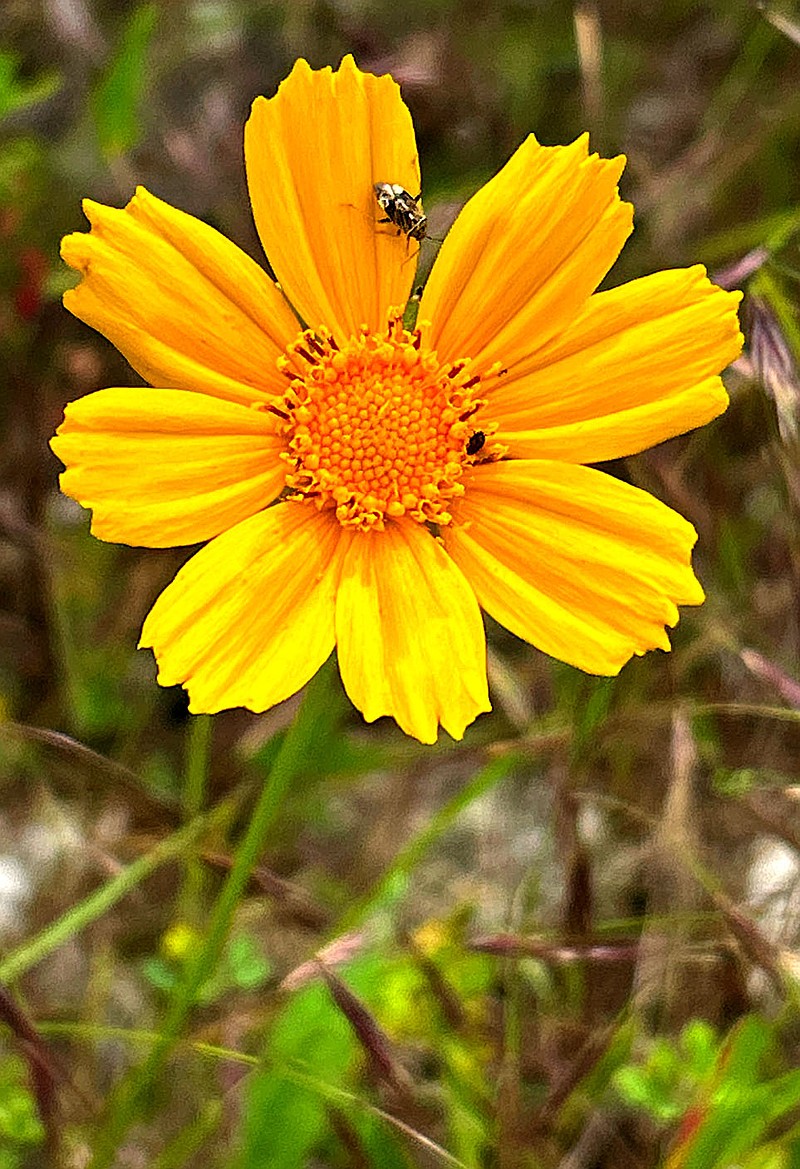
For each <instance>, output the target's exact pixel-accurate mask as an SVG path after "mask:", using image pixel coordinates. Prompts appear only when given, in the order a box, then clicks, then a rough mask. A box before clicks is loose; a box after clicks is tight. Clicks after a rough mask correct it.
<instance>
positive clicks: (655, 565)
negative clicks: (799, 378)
mask: <svg viewBox="0 0 800 1169" xmlns="http://www.w3.org/2000/svg"><path fill="white" fill-rule="evenodd" d="M245 160H246V165H247V178H248V183H249V188H250V197H251V200H252V205H253V213H254V216H255V221H256V225H257V228H258V232H259V235H260V237H261V241H262V243H263V246H264V250H265V252H266V254H267V257H268V259H269V263H270V266H271V269H272V271H273V272H274V274H275V279H274V280H273V279H272V278H271V277H270V276H268V275H267V274H266V272H264V271H263V270H262V269H261V268H260V267H259V266H258V265H257V264H256V263H255V262H254V261H253V260H251V259H250V258H249V257H248V256H246V255H245V254H244V253H243V252H242V251H240V250H239V249H238V248H237V247H235V246H234V245H233V244H232V243H230V242H228V241H227V240H226V239H225V238H224V237H223V236H221V235H220V234H219V233H218V232H216V231H215V230H214V229H213V228H211V227H209V226H208V225H207V224H205V223H202V222H200V221H199V220H197V219H194V218H193V217H192V216H190V215H186V214H184V213H183V212H181V211H177V210H175V209H174V208H172V207H170V206H168V205H167V204H165V203H163V202H161V201H160V200H159V199H157V198H155V197H154V196H153V195H151V194H149V193H148V192H147V191H145V190H142V189H139V190H137V192H136V194H135V195H134V197H133V199H132V200H131V201H130V203H129V204H128V206H127V207H125V208H124V210H116V209H113V208H109V207H104V206H100V205H98V204H96V203H91V202H88V203H87V204H86V207H85V209H86V214H87V216H88V218H89V220H90V221H91V225H92V229H91V232H90V233H88V234H75V235H70V236H67V238H66V239H65V240H64V243H63V255H64V258H65V259H66V261H67V263H68V264H71V265H72V266H73V267H74V268H77V269H78V270H79V271H80V272H81V273H82V275H83V280H82V281H81V283H80V284H79V285H78V287H77V288H74V289H72V290H71V291H70V292H68V293H67V294H66V296H65V298H64V302H65V304H66V306H67V308H69V309H70V311H72V312H73V313H75V315H76V316H78V317H80V318H81V319H82V320H84V321H86V322H87V323H88V324H89V325H92V326H93V327H94V328H96V329H99V330H100V331H101V332H102V333H104V334H105V335H106V337H108V338H109V339H110V340H111V341H112V342H113V343H114V344H115V345H116V346H117V347H118V348H119V349H120V350H121V351H122V353H123V354H124V355H125V357H126V358H127V359H128V361H129V362H130V363H131V365H132V366H133V367H134V368H135V369H136V370H138V372H139V373H140V374H141V375H142V376H143V377H144V378H145V379H146V380H147V381H148V382H150V383H151V384H152V386H153V387H155V388H152V389H106V390H100V391H99V392H98V393H93V394H90V395H88V396H87V397H84V398H81V399H80V400H79V401H77V402H73V403H72V404H71V405H69V406H68V407H67V409H66V417H65V421H64V423H63V425H62V426H61V428H60V430H59V433H58V436H57V437H56V438H55V439H54V441H53V447H54V449H55V451H56V453H57V454H58V455H59V457H60V458H61V459H62V460H63V462H64V463H65V465H66V468H67V469H66V471H65V472H64V474H63V475H62V479H61V483H62V487H63V490H64V491H65V492H66V493H67V494H68V495H71V496H73V497H74V498H75V499H77V500H79V501H80V502H81V503H82V504H83V505H84V506H86V507H90V508H92V509H93V511H94V518H93V526H92V530H93V532H94V534H95V535H96V536H98V537H100V539H104V540H114V541H118V542H120V543H127V544H138V545H146V546H150V547H164V546H167V545H178V544H181V545H190V544H196V543H199V542H203V541H208V542H207V543H206V544H205V547H203V548H202V549H201V550H200V551H199V552H196V553H195V554H194V555H193V556H192V557H191V558H190V559H189V560H188V562H187V563H186V564H185V566H184V567H183V568H182V569H181V570H180V572H179V573H178V574H177V576H176V578H175V580H174V581H173V582H172V583H171V584H170V585H169V586H168V587H167V588H166V590H165V591H164V592H163V593H162V594H161V596H160V597H159V598H158V600H157V601H156V603H155V605H154V607H153V609H152V610H151V612H150V614H149V616H148V617H147V620H146V621H145V624H144V628H143V631H142V637H141V645H142V646H149V647H152V648H153V650H154V651H155V655H156V658H157V659H158V664H159V681H160V682H161V683H163V684H164V685H174V684H176V683H181V684H182V685H184V686H185V687H186V689H187V690H188V692H189V696H190V701H191V709H192V710H193V711H207V712H212V711H218V710H220V709H223V708H226V707H232V706H245V707H249V708H250V709H251V710H255V711H263V710H265V709H266V708H268V707H270V706H272V705H273V704H274V703H277V702H280V701H281V700H282V699H284V698H287V697H288V696H289V695H291V694H293V693H294V692H295V691H297V690H298V689H299V688H300V687H301V686H302V685H303V684H304V683H305V682H306V681H307V680H308V679H309V678H310V677H311V676H312V675H313V674H314V673H315V671H316V670H317V669H318V668H319V666H320V665H321V664H322V663H323V662H324V661H325V659H326V658H327V657H328V656H329V654H330V653H331V651H332V649H333V648H334V646H335V647H336V648H337V651H338V659H339V669H340V671H341V676H342V680H343V682H344V686H345V688H346V690H347V692H348V694H349V695H350V697H351V699H352V701H353V702H354V703H355V705H356V706H357V707H358V708H359V709H360V710H361V711H362V712H363V715H364V717H365V718H366V719H367V720H372V719H376V718H378V717H379V716H380V715H391V716H392V717H394V718H395V719H396V720H397V722H398V723H399V725H400V726H401V727H402V728H403V730H404V731H406V732H407V733H409V734H411V735H414V736H416V737H417V738H418V739H420V740H422V741H423V742H432V741H434V740H435V739H436V735H437V731H438V725H439V724H440V723H441V725H442V726H443V727H444V728H445V729H446V730H447V731H448V732H449V733H450V734H451V735H453V736H454V737H456V738H460V737H461V735H462V734H463V732H464V728H465V727H466V726H467V724H468V723H470V722H471V721H472V720H473V719H474V718H475V717H476V715H477V714H479V713H480V712H481V711H485V710H488V709H489V708H490V707H489V698H488V693H487V681H486V648H485V635H484V628H483V623H482V618H481V608H483V609H485V610H486V611H487V612H488V613H490V614H491V615H492V616H493V617H494V618H496V619H497V620H498V621H499V622H500V623H501V624H502V625H504V626H505V627H506V628H507V629H509V630H511V631H512V632H513V633H515V634H517V635H518V636H520V637H522V638H524V639H526V640H527V641H529V642H531V643H533V645H535V646H538V647H539V648H540V649H541V650H544V651H545V652H546V653H548V654H552V655H553V656H554V657H557V658H561V659H562V660H564V661H566V662H570V663H572V664H573V665H575V666H578V667H580V668H581V669H583V670H586V671H589V672H591V673H597V674H614V673H616V672H617V671H618V670H619V669H620V668H621V666H622V665H623V664H624V663H625V662H626V661H628V659H629V658H630V657H631V656H632V655H633V654H641V653H644V652H645V651H646V650H648V649H650V648H652V647H655V646H660V647H661V648H662V649H669V640H668V638H667V635H666V632H665V626H672V625H674V624H675V623H676V621H677V620H678V608H677V607H678V605H697V604H699V603H700V602H701V601H702V600H703V593H702V590H701V588H700V585H699V584H698V582H697V580H696V578H695V576H694V574H693V572H692V569H691V564H690V554H691V549H692V546H693V544H694V542H695V538H696V537H695V532H694V530H693V528H692V527H691V525H690V524H689V523H688V522H687V521H686V520H684V519H683V518H681V516H679V515H677V514H676V513H675V512H674V511H671V510H670V509H669V508H668V507H666V506H665V505H664V504H662V503H660V502H658V501H657V500H656V499H654V498H652V497H651V496H650V495H648V494H646V493H645V492H643V491H640V490H638V489H637V488H635V487H632V486H629V485H628V484H626V483H621V482H619V481H618V480H617V479H614V478H612V477H611V476H610V475H607V474H604V473H602V472H600V471H598V470H595V469H593V468H591V467H589V466H587V465H586V464H589V463H594V462H598V461H600V460H605V459H614V458H618V457H620V456H623V455H630V454H633V453H635V452H637V451H641V450H643V449H644V448H646V447H649V446H651V445H652V444H653V443H657V442H660V441H661V440H663V439H666V438H669V437H670V436H672V435H676V434H680V433H683V432H685V431H687V430H690V429H692V428H693V427H696V426H699V425H701V424H702V423H705V422H707V421H708V420H709V419H711V418H713V417H714V416H715V415H717V414H719V413H721V412H722V411H723V410H724V409H725V406H726V403H727V397H726V394H725V390H724V388H723V386H722V383H721V381H720V379H719V377H718V373H719V371H720V370H721V369H722V368H723V367H724V366H725V365H726V364H727V363H728V362H730V361H731V360H732V359H733V358H734V357H735V356H736V355H737V353H738V352H739V348H740V342H741V338H740V336H739V330H738V324H737V317H736V304H737V301H738V294H731V293H726V292H723V291H722V290H720V289H718V288H715V287H714V286H713V285H712V284H711V283H709V281H708V280H707V278H706V275H705V272H704V270H703V269H702V268H699V267H694V268H688V269H685V270H679V271H669V272H662V273H660V274H658V275H655V276H648V277H645V278H644V279H640V280H634V281H633V282H632V283H629V284H625V285H623V286H622V287H619V288H615V289H612V290H611V291H607V292H599V293H597V292H595V289H596V288H597V286H598V284H599V283H600V281H601V280H602V279H603V277H604V276H605V274H606V272H607V271H608V269H609V268H610V267H611V265H612V263H613V262H614V260H615V258H616V257H617V255H618V253H619V251H620V249H621V247H622V245H623V243H624V241H625V239H626V237H627V236H628V234H629V232H630V231H631V208H630V206H629V205H628V204H626V203H623V202H621V201H620V198H619V194H618V191H617V182H618V179H619V176H620V173H621V171H622V167H623V163H624V160H623V159H621V158H617V159H613V160H610V161H609V160H604V159H601V158H598V157H597V155H594V154H589V153H588V146H587V139H586V137H585V136H584V137H582V138H579V139H578V140H577V141H576V142H574V143H573V144H572V145H571V146H563V147H562V146H557V147H544V146H541V145H540V144H539V143H538V142H537V141H536V139H535V138H534V137H533V136H531V137H529V138H528V139H527V140H526V141H525V142H524V143H523V144H522V146H520V147H519V149H518V150H517V151H516V153H515V154H514V155H513V156H512V158H511V159H510V160H509V162H508V163H507V164H506V165H505V166H504V167H503V169H502V170H501V171H500V172H499V173H498V174H497V175H496V176H495V177H494V178H493V179H492V180H491V181H490V182H488V183H487V184H486V186H485V187H484V188H483V189H482V190H481V191H479V192H478V193H477V194H476V195H475V196H474V197H473V198H472V199H470V201H469V202H468V203H467V204H466V206H465V207H464V209H463V210H462V212H461V214H460V215H459V216H458V218H457V220H456V222H455V224H454V225H453V227H452V229H451V231H450V232H449V234H448V236H447V239H446V240H445V242H444V243H443V245H442V247H441V249H440V251H439V253H438V255H437V258H436V261H435V263H434V265H433V269H432V272H431V275H430V278H429V279H428V282H427V285H426V287H425V289H424V292H423V293H422V297H421V300H420V303H419V310H418V314H417V318H416V324H411V323H405V321H406V318H405V316H404V311H405V306H406V303H407V301H408V298H409V295H410V293H411V290H412V288H413V285H414V277H415V267H416V264H415V255H416V252H417V250H418V242H417V240H416V239H414V238H408V237H407V235H406V234H405V233H404V232H402V231H398V229H397V228H396V227H395V225H394V224H393V223H392V222H386V220H387V216H386V215H385V214H384V209H383V208H382V207H381V206H380V205H379V204H378V201H377V199H376V193H375V184H376V183H379V184H380V183H389V184H393V185H397V186H398V187H399V188H402V189H403V190H404V191H406V192H407V193H408V196H409V199H410V200H414V198H415V197H416V196H417V194H418V192H419V191H420V189H421V188H420V177H419V164H418V158H417V151H416V146H415V142H414V131H413V127H412V124H411V119H410V116H409V113H408V110H407V109H406V107H405V105H404V104H403V101H402V99H401V97H400V93H399V90H398V87H397V85H396V84H395V83H394V81H393V80H392V79H391V78H390V77H388V76H384V77H375V76H372V75H370V74H366V73H362V72H360V70H359V69H358V68H357V67H356V65H355V64H354V62H353V60H352V59H351V58H349V57H348V58H345V59H344V61H343V62H342V65H341V67H340V69H339V70H338V71H337V72H332V71H331V70H330V69H322V70H320V71H312V70H311V69H310V68H309V66H308V65H307V64H306V62H305V61H298V63H297V64H296V66H295V68H294V69H293V70H292V73H291V75H290V76H289V77H288V78H287V80H286V81H284V82H283V84H282V85H281V86H280V88H279V90H278V92H277V95H276V96H275V97H273V98H271V99H270V100H265V99H264V98H258V99H257V100H256V102H255V104H254V105H253V110H252V114H251V116H250V119H249V121H248V123H247V127H246V130H245ZM419 206H420V205H419V204H417V203H415V204H414V207H419ZM412 210H413V208H412ZM419 213H420V214H421V210H420V212H419ZM388 218H389V219H391V217H388Z"/></svg>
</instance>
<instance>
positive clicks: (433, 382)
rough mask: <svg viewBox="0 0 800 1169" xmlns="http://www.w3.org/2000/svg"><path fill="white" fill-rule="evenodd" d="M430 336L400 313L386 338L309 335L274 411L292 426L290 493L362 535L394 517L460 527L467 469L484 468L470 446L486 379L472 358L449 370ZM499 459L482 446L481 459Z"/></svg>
mask: <svg viewBox="0 0 800 1169" xmlns="http://www.w3.org/2000/svg"><path fill="white" fill-rule="evenodd" d="M422 337H423V333H422V330H421V329H415V330H414V331H413V332H409V331H408V330H406V329H404V328H403V324H402V320H401V318H400V317H399V315H397V314H392V315H391V317H390V321H389V327H388V329H387V331H386V332H385V333H380V334H379V333H370V332H368V331H367V330H366V329H364V330H362V332H361V333H360V334H359V335H358V336H357V337H353V338H351V340H350V341H349V342H348V344H347V345H346V346H344V347H340V346H339V345H337V343H336V342H335V341H334V339H333V337H331V336H330V334H328V333H326V332H324V331H317V332H312V331H310V330H306V331H305V332H303V333H301V334H300V335H299V337H298V338H297V339H296V340H295V341H294V342H293V343H292V344H291V345H290V346H289V347H288V349H287V351H286V355H285V356H284V357H283V358H281V359H280V366H281V369H282V371H283V373H284V374H285V375H286V377H288V378H289V382H290V385H289V389H288V391H287V393H286V394H285V395H284V397H283V399H282V401H281V402H280V403H279V404H277V405H273V406H271V407H270V409H271V410H272V412H273V413H275V414H277V415H278V416H279V417H280V418H281V419H283V420H284V421H283V432H284V435H285V437H286V439H287V445H288V450H287V452H286V453H285V455H284V458H285V459H286V461H287V463H288V464H289V470H288V473H287V476H286V485H287V488H288V489H289V494H290V495H291V496H293V497H295V498H302V499H307V500H311V501H313V502H314V503H315V504H316V506H317V507H319V508H320V509H323V508H335V511H336V517H337V519H338V520H339V521H340V522H341V523H342V524H348V525H354V526H356V527H358V528H361V529H363V530H370V529H377V530H380V529H382V528H383V526H384V522H385V519H386V517H387V516H388V517H393V518H396V517H399V516H402V515H408V516H410V517H411V518H413V519H415V520H418V521H419V522H420V523H433V524H439V525H443V524H449V523H450V522H451V521H452V514H451V512H450V510H449V509H450V506H451V503H452V501H453V500H454V499H455V498H456V497H457V496H459V495H460V494H462V493H463V490H464V488H463V485H462V484H461V483H460V479H461V474H462V469H463V467H464V465H465V464H467V465H468V464H470V463H473V462H475V461H476V458H475V457H472V456H471V455H470V454H469V453H468V449H467V448H468V445H469V440H470V436H471V435H473V434H474V433H475V431H476V426H475V421H474V416H475V414H476V413H477V411H478V410H479V409H480V407H481V406H483V405H484V404H485V403H484V402H483V401H482V400H481V399H480V398H479V397H478V392H479V390H480V389H481V388H482V384H484V383H485V381H486V376H484V377H483V378H481V377H479V376H477V375H475V376H470V373H469V370H468V365H469V363H468V362H467V361H457V362H451V363H448V364H441V363H440V362H439V359H438V357H437V356H436V354H435V353H434V352H433V351H432V350H429V349H426V348H425V346H424V345H423V343H422ZM496 374H497V370H496V369H493V370H491V371H489V375H488V376H489V377H492V376H495V375H496ZM491 429H492V428H491V427H486V426H484V427H483V431H482V432H481V434H482V435H483V434H487V433H491ZM473 446H474V444H473ZM501 453H504V452H502V450H501V448H496V447H489V448H487V447H485V446H483V445H482V449H481V452H480V457H481V459H487V458H496V457H498V456H499V455H500V454H501Z"/></svg>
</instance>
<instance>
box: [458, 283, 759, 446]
mask: <svg viewBox="0 0 800 1169" xmlns="http://www.w3.org/2000/svg"><path fill="white" fill-rule="evenodd" d="M740 299H741V293H738V292H723V291H722V289H721V288H717V287H715V285H713V284H712V283H711V282H710V281H709V280H708V279H707V277H706V274H705V269H704V268H702V267H701V266H699V265H698V266H697V267H694V268H685V269H679V270H676V271H669V272H659V273H657V274H656V275H654V276H645V277H644V279H642V280H634V281H632V282H631V283H630V284H623V285H622V286H621V287H620V288H615V289H613V290H611V291H610V292H600V293H598V294H597V295H596V296H593V297H591V298H590V300H589V301H588V302H587V304H586V306H585V307H584V309H583V311H582V312H581V314H580V316H579V317H578V318H577V320H576V321H575V322H574V324H572V325H571V326H569V328H567V329H566V330H565V332H564V333H563V334H562V335H561V336H560V337H559V338H557V339H556V340H554V341H553V342H551V343H550V344H549V345H548V346H546V347H545V348H544V349H543V350H539V351H538V352H537V353H535V354H533V355H532V356H530V357H529V358H527V359H524V360H523V361H521V362H520V363H519V365H518V366H517V367H516V368H510V369H509V371H508V375H507V376H505V377H503V378H502V379H501V381H500V382H499V383H498V384H497V388H496V389H495V390H494V391H493V393H492V396H491V400H490V402H489V405H488V406H487V408H486V412H485V414H482V415H481V417H482V419H483V418H485V419H486V421H495V422H497V423H498V424H499V427H500V430H499V433H498V435H497V438H498V439H499V440H500V441H501V442H503V443H505V444H506V445H507V446H508V447H509V450H510V453H511V455H512V456H516V457H518V458H537V459H538V458H545V459H548V458H553V459H565V460H567V461H569V462H574V463H584V462H600V461H601V460H604V459H616V458H620V457H622V456H624V455H631V454H635V453H636V452H637V451H641V450H644V449H645V448H646V447H649V446H653V445H654V444H655V443H658V442H662V441H663V440H664V439H665V438H671V437H672V436H673V435H676V434H684V433H685V432H686V431H687V430H692V429H694V427H696V426H702V425H703V424H704V423H705V422H708V421H710V420H711V419H712V418H715V417H716V416H717V415H718V414H721V413H722V411H723V410H724V409H725V407H726V406H727V403H728V396H727V394H726V392H725V388H724V386H723V385H722V382H721V381H720V379H719V378H718V377H717V376H716V374H717V373H718V372H719V371H720V370H721V369H724V367H725V366H726V365H728V363H729V362H731V361H733V360H734V358H736V357H737V356H738V354H739V352H740V350H741V347H742V336H741V334H740V332H739V322H738V318H737V315H736V306H737V305H738V303H739V300H740Z"/></svg>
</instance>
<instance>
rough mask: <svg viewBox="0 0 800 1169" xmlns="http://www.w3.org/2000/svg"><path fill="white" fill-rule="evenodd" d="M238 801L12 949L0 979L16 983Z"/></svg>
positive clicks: (204, 819)
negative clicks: (15, 948) (29, 939)
mask: <svg viewBox="0 0 800 1169" xmlns="http://www.w3.org/2000/svg"><path fill="white" fill-rule="evenodd" d="M237 802H238V798H237V797H230V798H229V799H227V800H225V801H224V802H223V803H222V804H220V805H219V807H217V808H215V809H214V810H213V811H212V812H209V813H208V815H206V816H198V817H196V818H195V819H194V820H193V821H192V823H191V824H187V825H186V827H185V828H182V829H181V830H180V831H179V832H175V833H173V835H172V836H168V837H167V838H166V839H165V840H162V841H160V842H159V843H158V844H157V845H156V846H155V847H154V848H152V849H151V850H150V852H148V853H146V854H145V855H144V856H141V857H139V859H138V860H135V861H132V862H131V864H129V865H127V866H126V867H125V868H124V869H123V870H122V872H121V873H119V874H118V875H117V876H116V877H113V878H112V880H110V881H108V882H107V883H106V884H105V885H103V886H102V887H101V888H100V889H97V890H95V892H94V893H90V894H89V896H88V897H86V898H84V900H83V901H81V902H79V903H78V904H77V905H75V906H73V907H72V909H70V910H69V911H68V912H67V913H65V914H64V915H63V916H62V917H59V918H58V919H57V920H56V921H54V922H52V923H51V924H50V925H48V926H46V927H45V928H44V929H43V930H42V931H41V933H39V934H37V936H36V937H35V938H33V939H32V940H31V941H29V942H26V943H25V944H24V945H22V946H20V947H19V949H17V950H13V951H12V952H11V953H10V954H8V955H7V956H6V957H5V958H4V959H3V960H2V961H1V962H0V982H14V981H15V979H17V978H20V977H21V976H22V975H23V974H25V973H27V971H28V970H30V969H31V968H32V967H33V966H36V965H37V963H39V962H41V961H42V959H44V958H46V957H47V956H48V955H49V954H52V953H53V951H54V950H57V949H58V948H59V946H62V945H63V944H64V943H65V942H67V941H69V940H70V939H71V938H74V937H75V935H76V934H78V933H80V931H81V930H83V929H85V928H86V926H88V925H91V923H92V922H93V921H97V919H98V918H100V917H102V916H103V915H104V914H105V913H107V912H108V911H109V909H111V908H112V907H113V906H114V905H116V904H117V902H118V901H120V900H121V899H122V898H123V897H125V896H127V894H128V893H130V892H131V890H132V889H135V888H136V886H137V885H139V884H141V882H142V881H144V880H145V878H147V877H149V876H150V874H151V873H152V872H154V871H155V870H156V869H157V868H159V867H160V866H161V865H163V864H166V863H167V862H168V861H171V860H175V859H176V858H178V857H180V856H181V855H182V854H183V853H185V851H186V849H187V848H190V847H192V846H193V845H194V843H195V841H197V840H198V839H200V837H202V836H203V835H205V834H206V833H207V832H208V830H209V829H210V828H214V827H217V828H218V827H219V826H220V825H221V824H223V823H224V822H225V821H226V820H228V819H229V818H230V816H231V815H232V813H233V811H234V810H235V807H236V804H237Z"/></svg>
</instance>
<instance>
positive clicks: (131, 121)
mask: <svg viewBox="0 0 800 1169" xmlns="http://www.w3.org/2000/svg"><path fill="white" fill-rule="evenodd" d="M157 25H158V6H157V5H156V4H153V3H145V4H139V5H137V6H136V7H135V8H133V10H132V11H131V12H130V14H129V15H128V17H127V19H126V21H125V24H124V26H123V29H122V32H121V33H120V37H119V42H118V44H117V48H116V52H115V53H114V55H113V57H112V58H111V61H110V62H109V65H108V67H107V69H106V71H105V74H104V76H103V77H102V79H101V81H100V83H99V84H98V86H97V88H96V90H95V93H94V100H93V102H92V112H93V114H94V121H95V128H96V131H97V140H98V142H99V145H100V149H101V150H102V152H103V154H104V155H105V156H106V157H107V158H109V159H113V158H114V157H116V156H117V155H120V154H125V153H126V152H127V151H129V150H131V149H132V148H133V147H134V146H135V145H136V144H137V142H138V141H139V139H140V137H141V134H142V123H141V118H142V105H143V102H144V98H145V95H146V94H147V92H148V89H149V85H148V68H147V57H148V51H149V49H150V44H151V41H152V39H153V36H154V34H155V31H156V28H157Z"/></svg>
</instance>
